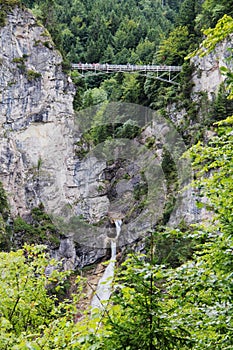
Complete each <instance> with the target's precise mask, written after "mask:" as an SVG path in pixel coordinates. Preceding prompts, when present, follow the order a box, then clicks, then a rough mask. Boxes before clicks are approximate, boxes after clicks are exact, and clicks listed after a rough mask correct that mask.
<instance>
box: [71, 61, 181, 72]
mask: <svg viewBox="0 0 233 350" xmlns="http://www.w3.org/2000/svg"><path fill="white" fill-rule="evenodd" d="M72 69H75V70H81V71H95V72H96V71H106V72H132V71H135V72H180V71H181V70H182V66H165V65H164V66H160V65H133V64H108V63H73V64H72Z"/></svg>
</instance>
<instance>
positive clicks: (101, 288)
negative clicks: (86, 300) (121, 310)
mask: <svg viewBox="0 0 233 350" xmlns="http://www.w3.org/2000/svg"><path fill="white" fill-rule="evenodd" d="M114 222H115V226H116V237H114V238H111V259H110V261H109V264H108V266H107V268H106V270H105V271H104V274H103V276H102V277H101V278H100V280H99V283H98V285H97V289H96V293H95V295H94V297H93V299H92V302H91V306H92V309H96V308H98V309H103V308H104V306H105V305H106V302H107V301H108V300H109V298H110V295H111V284H112V280H113V277H114V270H115V263H116V245H117V239H118V237H119V235H120V232H121V225H122V220H114Z"/></svg>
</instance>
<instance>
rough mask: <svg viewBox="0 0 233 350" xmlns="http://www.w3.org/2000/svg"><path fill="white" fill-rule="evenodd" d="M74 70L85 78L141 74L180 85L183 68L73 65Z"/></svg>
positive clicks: (102, 64)
mask: <svg viewBox="0 0 233 350" xmlns="http://www.w3.org/2000/svg"><path fill="white" fill-rule="evenodd" d="M72 69H74V70H78V71H79V72H80V73H81V74H82V75H83V76H85V75H86V74H88V76H90V75H96V74H106V73H140V74H142V75H145V76H148V77H153V78H156V79H158V80H161V81H165V82H168V83H171V84H176V85H179V84H178V83H177V82H176V81H175V79H176V78H177V76H178V75H179V73H180V71H181V70H182V66H160V65H134V64H108V63H73V64H72ZM150 73H151V74H150ZM152 73H153V74H152Z"/></svg>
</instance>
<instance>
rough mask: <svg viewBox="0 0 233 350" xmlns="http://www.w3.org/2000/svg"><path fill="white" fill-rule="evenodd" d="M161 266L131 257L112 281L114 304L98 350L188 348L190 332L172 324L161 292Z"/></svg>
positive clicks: (164, 275)
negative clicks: (101, 345)
mask: <svg viewBox="0 0 233 350" xmlns="http://www.w3.org/2000/svg"><path fill="white" fill-rule="evenodd" d="M165 278H166V273H165V271H164V268H163V266H158V265H151V264H150V263H149V262H146V261H145V257H143V256H134V255H132V256H130V257H129V258H128V260H126V262H124V263H123V264H122V269H121V271H120V273H119V274H118V276H117V280H116V282H115V293H114V294H113V296H112V298H111V301H112V302H113V305H112V306H111V308H110V309H109V310H108V313H107V316H106V317H105V318H104V319H103V325H104V327H105V331H106V335H105V337H104V338H103V339H102V342H103V344H104V345H103V347H101V349H129V350H130V349H139V350H142V349H145V350H148V349H161V350H162V349H174V350H175V349H190V348H192V346H191V341H190V337H189V331H188V330H187V329H185V328H182V327H180V325H179V324H176V323H175V322H173V320H172V319H171V317H170V313H171V311H172V309H171V308H170V305H169V295H168V294H167V293H166V292H165V290H164V289H163V282H164V279H165Z"/></svg>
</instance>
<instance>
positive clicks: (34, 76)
mask: <svg viewBox="0 0 233 350" xmlns="http://www.w3.org/2000/svg"><path fill="white" fill-rule="evenodd" d="M27 78H28V80H29V81H33V80H36V79H39V78H41V73H38V72H36V71H34V70H31V69H29V70H27Z"/></svg>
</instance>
